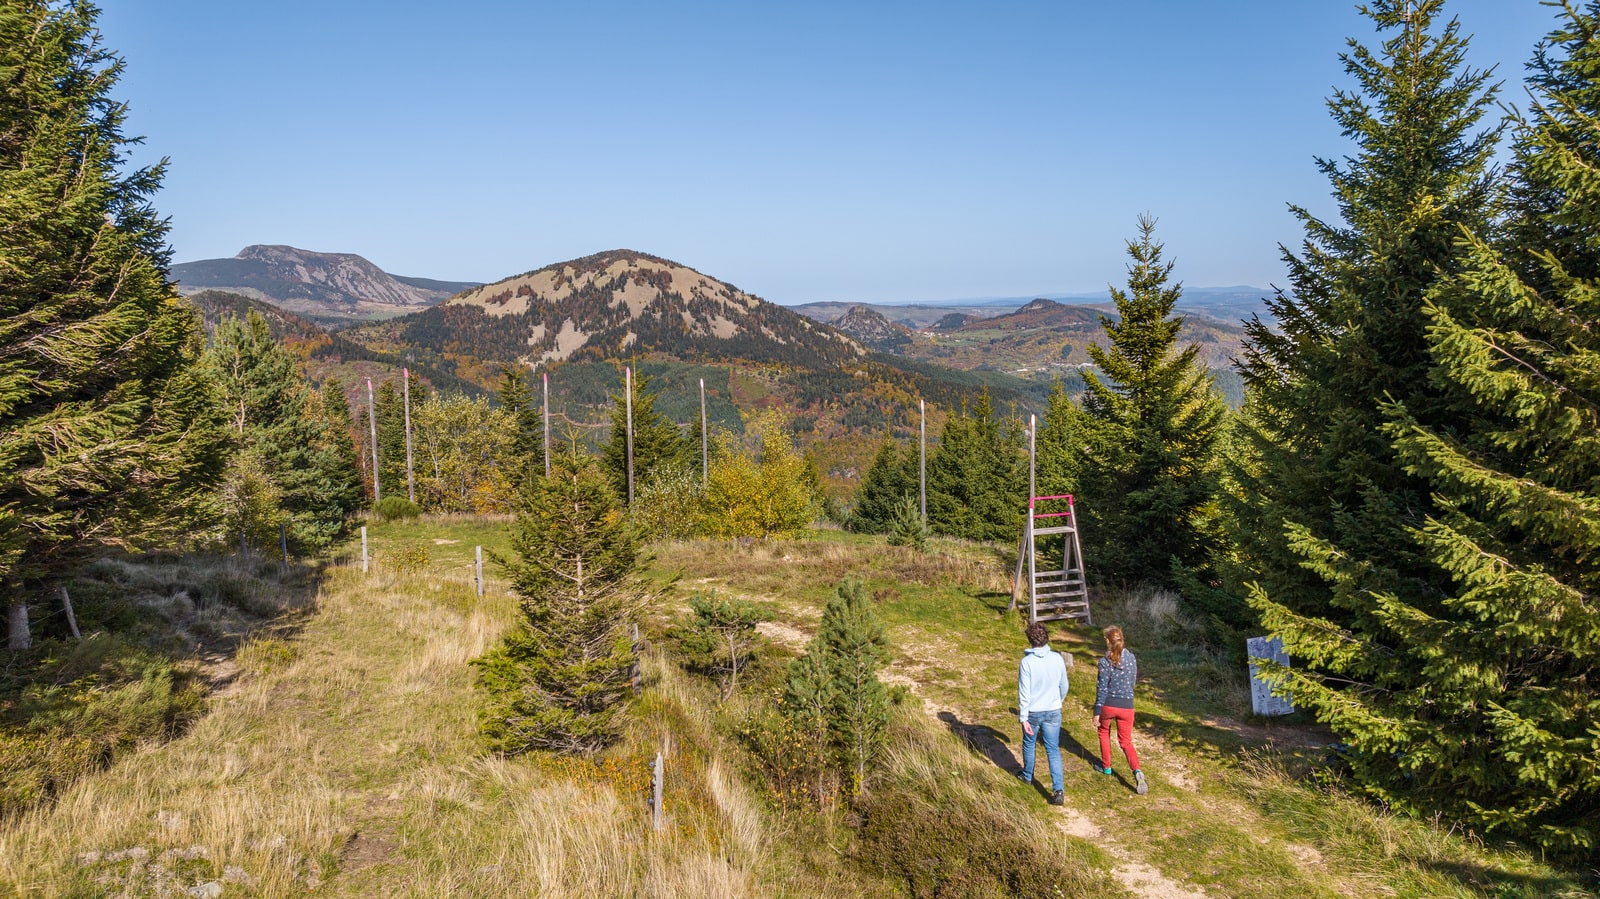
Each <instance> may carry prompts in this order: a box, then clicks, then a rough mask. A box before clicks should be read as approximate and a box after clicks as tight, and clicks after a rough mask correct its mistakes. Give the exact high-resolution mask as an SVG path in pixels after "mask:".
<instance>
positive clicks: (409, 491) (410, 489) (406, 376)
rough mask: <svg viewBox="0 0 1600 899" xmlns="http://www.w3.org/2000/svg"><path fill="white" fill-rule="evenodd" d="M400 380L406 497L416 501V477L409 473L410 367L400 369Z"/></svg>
mask: <svg viewBox="0 0 1600 899" xmlns="http://www.w3.org/2000/svg"><path fill="white" fill-rule="evenodd" d="M400 380H401V381H402V382H403V383H404V384H405V398H406V399H405V406H406V499H408V500H410V501H411V502H413V503H414V502H416V501H417V479H416V476H415V475H413V474H412V473H411V369H409V368H402V369H400Z"/></svg>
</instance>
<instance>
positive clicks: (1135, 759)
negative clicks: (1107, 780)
mask: <svg viewBox="0 0 1600 899" xmlns="http://www.w3.org/2000/svg"><path fill="white" fill-rule="evenodd" d="M1113 721H1115V722H1116V723H1117V745H1118V746H1121V747H1122V754H1123V755H1125V756H1127V757H1128V764H1129V765H1130V766H1132V767H1133V770H1135V771H1137V770H1139V751H1138V750H1137V749H1134V748H1133V709H1114V708H1111V707H1110V706H1102V707H1101V709H1100V766H1101V767H1102V768H1109V767H1111V722H1113Z"/></svg>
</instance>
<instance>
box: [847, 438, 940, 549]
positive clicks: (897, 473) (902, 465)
mask: <svg viewBox="0 0 1600 899" xmlns="http://www.w3.org/2000/svg"><path fill="white" fill-rule="evenodd" d="M920 489H921V488H920V485H919V482H918V479H917V448H916V447H915V446H911V447H908V448H905V449H901V448H900V447H898V446H897V445H896V444H895V442H894V441H893V440H885V441H884V442H883V446H881V447H879V448H878V455H877V457H876V458H874V459H873V460H872V467H871V468H868V469H867V474H866V476H865V477H863V478H862V479H861V488H860V489H859V490H857V491H856V503H855V507H854V508H853V509H851V510H850V518H849V520H848V521H847V522H846V524H845V526H846V528H847V529H848V530H850V531H853V532H855V533H857V534H887V533H888V532H889V527H890V525H891V523H893V521H894V520H895V516H896V515H897V514H898V512H899V509H900V504H901V503H903V502H904V501H905V499H906V497H911V498H912V500H913V501H916V499H917V497H918V491H919V490H920Z"/></svg>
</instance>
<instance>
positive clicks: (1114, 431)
mask: <svg viewBox="0 0 1600 899" xmlns="http://www.w3.org/2000/svg"><path fill="white" fill-rule="evenodd" d="M1155 224H1156V223H1155V220H1154V219H1153V218H1150V217H1149V216H1140V217H1139V237H1138V239H1137V240H1130V241H1128V255H1129V256H1130V257H1131V258H1132V260H1133V261H1132V263H1130V264H1129V266H1128V290H1127V291H1126V292H1124V291H1122V290H1119V289H1116V288H1112V290H1111V299H1112V300H1113V301H1114V302H1115V303H1116V305H1117V315H1118V318H1117V319H1116V320H1112V319H1110V318H1107V317H1104V316H1102V317H1101V326H1102V327H1103V328H1105V332H1106V336H1107V337H1108V338H1109V344H1108V346H1106V347H1099V346H1091V347H1089V355H1090V357H1091V358H1092V359H1094V361H1095V364H1096V365H1098V366H1099V368H1100V373H1099V374H1096V373H1094V372H1087V373H1085V375H1084V381H1085V384H1086V387H1087V392H1086V393H1085V394H1084V398H1083V412H1084V418H1085V421H1084V423H1083V430H1084V431H1086V432H1087V436H1088V437H1089V440H1088V443H1089V445H1090V446H1091V447H1092V449H1091V451H1090V453H1089V454H1088V458H1087V459H1084V460H1081V461H1080V462H1079V465H1080V471H1079V480H1080V483H1081V485H1082V486H1081V491H1082V493H1083V500H1084V501H1083V505H1082V508H1083V516H1082V518H1083V520H1084V522H1085V524H1084V541H1085V543H1086V544H1087V548H1086V549H1085V552H1086V553H1087V554H1088V556H1089V559H1090V560H1092V561H1093V563H1094V564H1095V565H1096V567H1097V568H1099V569H1100V570H1101V572H1103V573H1104V574H1105V575H1107V576H1110V577H1112V578H1115V579H1119V580H1123V581H1154V582H1166V581H1168V580H1170V578H1171V573H1172V565H1173V562H1174V560H1176V561H1177V562H1179V563H1180V564H1181V565H1183V566H1185V567H1194V566H1196V565H1199V564H1201V563H1202V561H1203V560H1204V559H1205V558H1206V557H1207V556H1208V555H1209V554H1210V551H1211V540H1210V539H1209V538H1210V536H1211V534H1213V533H1214V532H1215V499H1216V488H1217V480H1216V475H1217V459H1216V445H1217V438H1218V436H1219V435H1220V433H1221V428H1222V424H1223V416H1224V414H1225V406H1224V405H1223V402H1222V397H1221V396H1220V395H1219V394H1218V393H1217V391H1216V388H1215V386H1214V385H1213V384H1212V382H1211V376H1210V374H1209V373H1208V372H1207V371H1206V370H1205V368H1204V367H1203V366H1201V365H1200V363H1199V361H1198V358H1197V357H1198V354H1199V347H1197V346H1195V345H1194V344H1190V345H1189V346H1186V347H1182V348H1179V347H1178V331H1179V329H1180V328H1182V327H1183V319H1182V318H1181V317H1179V316H1177V315H1175V314H1174V310H1175V309H1176V307H1177V303H1178V297H1179V296H1181V295H1182V292H1183V288H1182V286H1181V285H1178V284H1169V283H1168V279H1169V278H1170V277H1171V274H1172V267H1173V263H1171V262H1163V261H1162V258H1161V251H1162V245H1161V244H1160V243H1158V242H1157V241H1156V240H1155V238H1154V234H1155ZM1058 417H1061V418H1066V419H1067V423H1066V424H1065V425H1064V427H1063V430H1066V431H1068V433H1067V435H1066V437H1067V438H1068V439H1070V438H1071V436H1072V435H1071V433H1070V431H1071V429H1072V420H1071V418H1070V417H1069V416H1067V415H1066V414H1065V411H1064V410H1063V412H1062V414H1060V415H1059V416H1058Z"/></svg>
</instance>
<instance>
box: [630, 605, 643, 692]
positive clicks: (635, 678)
mask: <svg viewBox="0 0 1600 899" xmlns="http://www.w3.org/2000/svg"><path fill="white" fill-rule="evenodd" d="M628 680H629V681H630V682H631V683H632V684H633V695H635V696H637V695H639V691H640V690H642V689H643V688H644V677H643V672H642V671H641V670H640V665H639V625H638V623H637V622H635V623H634V625H633V668H632V670H630V671H629V672H628Z"/></svg>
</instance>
